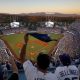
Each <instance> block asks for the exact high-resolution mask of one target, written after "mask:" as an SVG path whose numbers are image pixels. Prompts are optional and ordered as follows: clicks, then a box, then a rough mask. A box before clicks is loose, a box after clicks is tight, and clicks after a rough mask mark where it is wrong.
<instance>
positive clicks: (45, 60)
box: [0, 34, 80, 80]
mask: <svg viewBox="0 0 80 80" xmlns="http://www.w3.org/2000/svg"><path fill="white" fill-rule="evenodd" d="M27 42H28V34H26V35H25V36H24V45H23V47H22V48H21V51H20V55H21V54H23V55H22V56H21V64H22V65H23V69H24V73H25V76H26V80H75V79H76V80H79V77H80V72H79V71H80V67H79V66H78V67H77V66H76V65H75V64H72V61H71V58H70V56H69V55H68V54H67V53H62V54H61V55H59V59H58V60H57V61H55V60H54V59H53V58H52V56H50V55H48V54H44V53H43V52H40V53H39V55H38V56H37V60H36V62H33V61H32V60H28V59H26V58H25V56H26V48H27ZM6 51H7V53H8V55H9V59H8V61H9V63H10V65H11V67H12V71H13V73H12V75H11V76H10V77H9V79H6V78H5V77H4V76H3V71H2V70H3V69H1V68H2V67H1V65H0V80H19V76H18V74H19V72H18V67H17V65H16V60H15V58H14V56H13V55H11V54H10V51H9V49H7V47H6ZM50 67H51V68H53V67H54V71H53V72H51V71H50V70H49V68H50Z"/></svg>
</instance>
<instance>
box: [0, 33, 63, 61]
mask: <svg viewBox="0 0 80 80" xmlns="http://www.w3.org/2000/svg"><path fill="white" fill-rule="evenodd" d="M49 35H50V37H51V38H52V39H57V40H59V39H60V38H61V37H62V36H63V35H61V34H53V33H52V34H49ZM23 38H24V33H20V34H11V35H4V36H2V37H1V39H3V40H4V41H5V42H6V43H7V46H8V47H9V48H10V49H11V50H12V51H13V53H14V55H15V56H16V58H20V50H21V47H22V46H23ZM57 43H58V41H50V42H48V43H45V42H43V41H41V40H39V39H36V38H34V37H32V36H30V35H29V41H28V45H27V53H26V55H27V57H26V58H28V59H32V60H35V59H36V56H37V55H38V53H39V52H44V53H48V52H49V50H50V49H51V47H52V46H54V47H55V46H56V44H57Z"/></svg>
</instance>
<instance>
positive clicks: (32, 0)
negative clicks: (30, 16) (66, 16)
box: [0, 0, 80, 14]
mask: <svg viewBox="0 0 80 80" xmlns="http://www.w3.org/2000/svg"><path fill="white" fill-rule="evenodd" d="M30 12H60V13H70V14H75V13H76V14H80V0H0V13H15V14H16V13H30Z"/></svg>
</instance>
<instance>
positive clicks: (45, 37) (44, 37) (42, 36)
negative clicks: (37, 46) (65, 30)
mask: <svg viewBox="0 0 80 80" xmlns="http://www.w3.org/2000/svg"><path fill="white" fill-rule="evenodd" d="M29 35H31V36H33V37H35V38H37V39H39V40H41V41H44V42H50V41H52V39H51V38H50V37H49V36H48V34H40V33H29Z"/></svg>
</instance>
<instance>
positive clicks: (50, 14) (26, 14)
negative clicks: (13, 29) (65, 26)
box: [0, 12, 80, 17]
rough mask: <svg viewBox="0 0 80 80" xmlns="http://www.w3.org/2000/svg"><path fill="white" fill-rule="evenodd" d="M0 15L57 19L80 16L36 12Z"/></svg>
mask: <svg viewBox="0 0 80 80" xmlns="http://www.w3.org/2000/svg"><path fill="white" fill-rule="evenodd" d="M1 15H18V16H57V17H73V16H74V17H76V16H79V17H80V14H63V13H57V12H55V13H49V12H48V13H46V12H36V13H21V14H9V13H0V16H1Z"/></svg>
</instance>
